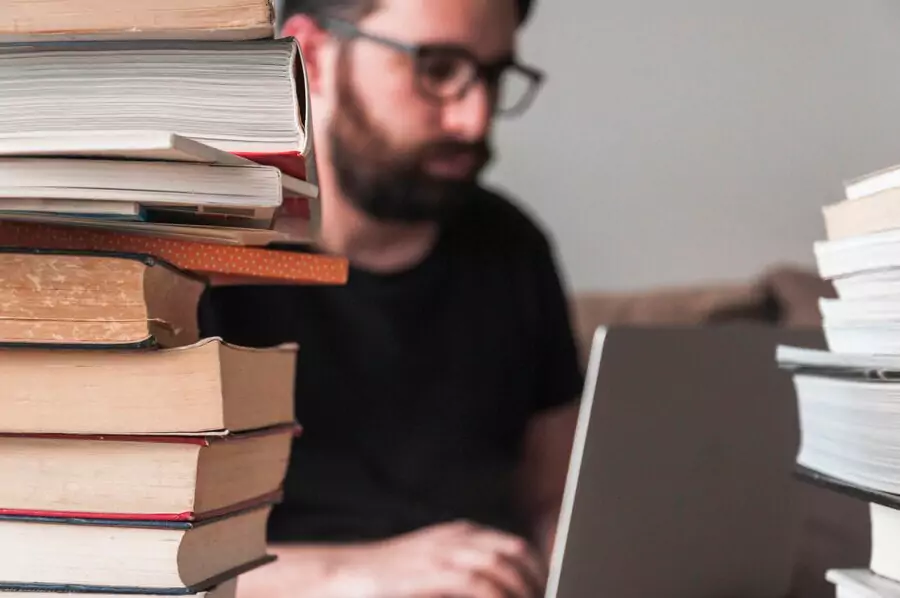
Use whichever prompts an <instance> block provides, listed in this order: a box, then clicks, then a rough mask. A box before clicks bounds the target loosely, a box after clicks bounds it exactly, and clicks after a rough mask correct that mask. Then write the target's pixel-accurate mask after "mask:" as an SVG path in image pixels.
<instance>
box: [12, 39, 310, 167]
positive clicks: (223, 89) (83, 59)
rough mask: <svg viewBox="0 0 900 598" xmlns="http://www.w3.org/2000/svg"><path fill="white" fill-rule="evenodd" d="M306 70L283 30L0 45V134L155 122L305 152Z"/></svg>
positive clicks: (198, 135) (226, 146) (252, 145)
mask: <svg viewBox="0 0 900 598" xmlns="http://www.w3.org/2000/svg"><path fill="white" fill-rule="evenodd" d="M305 68H306V67H305V63H304V60H303V57H302V55H301V53H300V50H299V46H298V45H297V43H296V42H295V41H294V40H292V39H289V38H284V39H267V40H253V41H160V40H156V41H110V42H71V43H45V44H9V45H0V114H2V115H3V118H2V119H0V138H10V139H16V138H21V137H23V136H34V135H36V134H43V133H60V132H62V133H71V134H76V133H86V132H90V131H129V130H136V129H157V130H163V131H172V132H173V133H177V134H180V135H183V136H185V137H189V138H191V139H195V140H197V141H200V142H202V143H205V144H207V145H210V146H213V147H216V148H218V149H221V150H224V151H228V152H233V153H238V154H255V153H258V154H299V155H303V156H305V155H307V154H308V151H309V149H310V147H311V139H310V136H309V135H308V134H307V133H308V131H307V124H308V123H307V120H308V115H309V88H308V84H307V81H306V71H305Z"/></svg>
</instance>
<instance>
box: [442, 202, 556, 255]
mask: <svg viewBox="0 0 900 598" xmlns="http://www.w3.org/2000/svg"><path fill="white" fill-rule="evenodd" d="M472 199H473V201H471V202H469V204H468V205H467V207H466V209H465V210H464V212H463V214H462V215H461V218H460V219H459V221H458V225H459V229H460V231H461V232H462V234H463V235H465V236H466V237H468V238H470V239H471V238H473V237H475V238H480V239H485V240H489V241H491V242H492V243H491V244H495V243H499V244H502V245H505V246H513V247H516V248H521V247H522V246H523V245H524V246H530V247H534V248H536V249H543V248H546V247H547V246H548V236H547V233H546V232H545V230H544V228H543V226H542V225H541V223H540V222H539V220H538V218H537V216H536V215H535V214H533V213H532V212H531V211H530V210H529V208H527V207H526V206H525V205H524V204H522V203H521V202H520V201H519V200H518V199H516V198H513V197H511V196H509V195H507V194H505V193H503V192H501V191H499V190H497V189H491V188H489V187H484V186H480V187H478V190H477V191H476V193H475V194H474V197H473V198H472Z"/></svg>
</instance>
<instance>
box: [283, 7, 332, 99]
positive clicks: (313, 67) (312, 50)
mask: <svg viewBox="0 0 900 598" xmlns="http://www.w3.org/2000/svg"><path fill="white" fill-rule="evenodd" d="M281 35H282V37H293V38H294V39H295V40H297V43H298V45H299V46H300V52H302V53H303V61H304V62H305V63H306V74H307V82H308V85H309V91H310V93H319V91H320V90H321V85H322V77H321V73H322V70H321V55H320V50H321V49H322V47H323V46H324V44H325V42H326V41H327V40H328V34H327V33H326V32H325V31H323V30H322V28H321V27H319V25H318V24H317V23H316V22H315V21H314V20H313V19H312V18H310V17H309V16H307V15H294V16H292V17H291V18H290V19H288V20H287V21H285V23H284V25H283V26H282V28H281Z"/></svg>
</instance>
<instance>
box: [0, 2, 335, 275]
mask: <svg viewBox="0 0 900 598" xmlns="http://www.w3.org/2000/svg"><path fill="white" fill-rule="evenodd" d="M274 14H275V13H274V10H273V7H272V5H271V3H270V0H214V1H210V0H160V1H158V2H131V3H130V2H116V1H115V0H46V1H43V2H41V3H34V2H20V1H14V2H5V3H2V6H0V113H2V114H3V115H4V118H3V119H2V121H3V122H0V244H2V245H6V246H23V245H24V246H30V245H35V244H41V245H43V244H46V243H48V242H50V243H53V245H54V247H55V248H58V249H61V248H64V247H63V245H64V244H65V243H68V244H70V245H72V246H73V247H72V248H73V249H84V248H85V247H88V246H90V247H93V248H95V249H118V250H121V251H130V250H134V251H150V250H151V249H155V248H159V251H160V252H161V253H163V254H164V255H160V257H165V258H167V259H169V260H170V261H172V263H173V264H174V265H176V266H179V267H185V268H186V269H190V270H195V271H202V272H203V273H206V274H229V273H230V274H233V275H238V274H240V275H241V276H243V277H248V276H249V277H253V276H256V277H259V278H263V277H265V278H273V277H274V278H276V279H282V280H284V281H287V282H294V283H297V282H300V283H309V282H312V283H317V282H326V283H341V282H342V277H343V276H344V273H345V270H346V267H345V263H344V262H343V261H342V260H340V259H337V260H336V259H334V256H317V257H318V258H319V259H317V260H313V261H312V262H311V260H310V258H309V257H308V256H307V257H305V258H302V259H299V260H298V258H297V257H296V256H294V257H289V256H286V255H282V254H275V253H274V252H269V253H261V252H259V251H254V249H257V248H259V247H266V246H273V245H278V246H284V245H291V244H292V245H301V246H302V245H306V244H309V243H310V242H312V241H313V240H315V238H316V236H317V234H318V227H319V222H320V218H321V214H320V205H319V200H318V188H317V186H316V185H315V184H313V183H311V182H310V181H308V180H306V179H307V174H308V173H307V170H308V169H307V161H308V159H309V155H310V151H311V145H312V141H311V139H312V138H311V134H310V131H309V122H310V118H309V115H310V107H309V93H308V92H309V88H308V84H307V79H306V67H305V62H304V60H303V56H302V54H301V53H300V51H299V47H298V45H297V44H296V42H294V41H293V40H292V39H276V38H275V37H274ZM61 227H65V228H66V230H67V231H69V232H61ZM73 229H77V230H74V231H73ZM61 235H62V236H64V237H65V240H60V239H59V237H60V236H61ZM148 236H151V237H154V238H155V239H165V240H167V241H169V242H168V243H165V244H161V243H158V242H157V241H154V242H153V243H155V244H154V245H153V246H152V248H151V247H147V245H148V241H147V240H146V237H148ZM136 237H143V238H136ZM188 242H193V243H196V244H203V245H217V246H220V247H219V248H218V249H213V248H211V247H199V248H198V247H196V246H191V247H186V246H185V243H188ZM221 246H232V247H242V248H244V249H243V250H234V251H227V250H224V249H222V248H221ZM282 248H283V247H282ZM198 252H199V253H202V254H204V255H207V256H208V255H211V254H215V255H218V256H220V258H221V256H227V259H228V261H229V262H230V263H231V264H242V263H243V264H252V265H253V267H254V268H255V270H256V272H251V271H249V268H248V267H247V266H245V267H244V271H241V272H229V271H228V270H227V268H226V267H225V266H221V265H220V266H218V267H217V268H216V267H215V263H218V262H221V259H225V258H221V259H218V260H205V261H206V262H207V263H206V264H205V265H200V264H197V263H196V262H197V260H194V261H187V262H185V263H182V261H181V260H182V259H184V258H182V257H180V256H179V255H177V254H197V253H198ZM282 253H284V252H282ZM291 253H293V254H297V253H299V252H298V251H296V250H294V251H292V252H291ZM329 258H331V259H329ZM209 262H212V264H211V263H209ZM300 262H302V263H300ZM198 268H199V270H198ZM204 268H206V269H204ZM207 269H208V270H207ZM273 274H274V276H271V275H273ZM263 275H266V276H263Z"/></svg>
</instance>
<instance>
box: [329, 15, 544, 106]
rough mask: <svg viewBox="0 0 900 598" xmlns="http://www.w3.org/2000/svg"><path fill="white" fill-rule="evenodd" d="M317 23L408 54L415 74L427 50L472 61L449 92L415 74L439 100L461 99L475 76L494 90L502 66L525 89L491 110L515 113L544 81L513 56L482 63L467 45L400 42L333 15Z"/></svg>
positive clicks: (537, 71) (425, 92)
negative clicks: (468, 74)
mask: <svg viewBox="0 0 900 598" xmlns="http://www.w3.org/2000/svg"><path fill="white" fill-rule="evenodd" d="M318 23H319V27H321V28H322V29H323V30H326V31H330V32H331V33H333V34H335V35H337V36H339V37H341V38H343V39H348V40H352V39H365V40H368V41H371V42H374V43H377V44H379V45H382V46H385V47H388V48H391V49H393V50H396V51H398V52H402V53H404V54H407V55H409V56H411V57H412V58H413V64H414V65H415V68H416V69H417V74H418V70H419V69H420V68H421V67H420V65H422V64H423V63H424V62H425V60H423V58H425V57H427V56H428V55H429V54H434V53H444V54H452V55H456V56H460V57H462V58H464V59H465V60H467V61H468V62H470V63H471V64H473V65H474V67H475V68H474V69H473V76H472V78H471V79H469V80H468V81H467V82H466V83H465V84H464V85H463V86H461V87H460V89H459V90H457V91H456V92H455V93H454V94H452V95H451V96H439V95H436V94H434V93H431V92H430V91H429V90H428V89H427V88H425V87H424V86H423V85H422V83H421V79H420V78H419V77H416V84H417V86H418V87H419V91H420V93H421V94H422V95H423V96H424V97H426V98H428V99H431V100H432V101H436V102H439V103H444V102H448V101H457V100H460V99H462V98H463V97H465V95H466V94H467V93H468V92H469V90H470V89H471V88H472V86H473V85H475V83H476V82H477V81H478V79H481V80H483V81H484V82H485V83H486V84H487V85H488V86H489V88H490V89H492V90H495V89H496V88H497V87H498V85H499V81H500V77H501V76H502V75H503V72H504V71H505V70H506V69H509V68H512V69H515V70H516V71H518V72H519V73H520V74H522V75H524V76H525V77H526V79H527V80H528V81H529V88H528V91H527V92H526V93H525V94H524V95H523V97H522V99H521V100H519V101H518V102H517V104H516V105H515V107H514V108H512V109H508V110H500V109H498V107H497V105H496V103H495V112H497V113H499V114H501V115H503V116H515V115H518V114H521V113H522V112H524V111H525V110H527V109H528V107H529V106H530V105H531V102H532V101H533V100H534V97H535V96H536V95H537V92H538V91H539V90H540V87H541V85H542V84H543V83H544V79H545V78H546V74H545V73H544V71H542V70H540V69H537V68H534V67H531V66H528V65H525V64H522V63H520V62H518V61H517V60H515V59H509V60H504V61H502V62H499V63H495V64H484V63H483V62H480V61H479V60H478V58H477V57H476V56H475V55H474V54H472V52H470V51H469V50H468V49H467V48H464V47H462V46H459V45H456V44H411V43H406V42H401V41H399V40H395V39H391V38H389V37H384V36H381V35H377V34H374V33H368V32H366V31H363V30H361V29H360V28H358V27H357V26H356V25H354V24H353V23H351V22H349V21H345V20H343V19H337V18H333V17H325V18H322V19H319V21H318Z"/></svg>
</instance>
